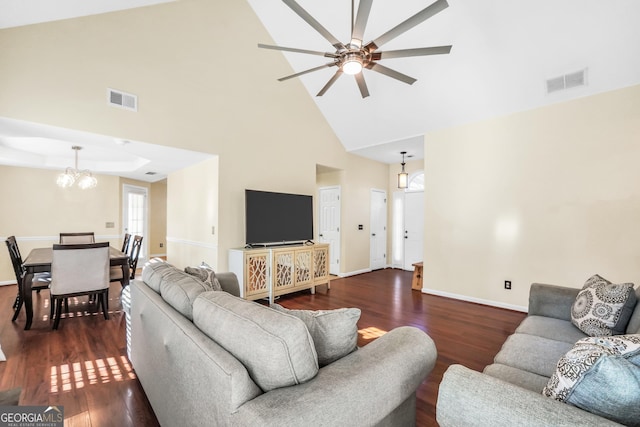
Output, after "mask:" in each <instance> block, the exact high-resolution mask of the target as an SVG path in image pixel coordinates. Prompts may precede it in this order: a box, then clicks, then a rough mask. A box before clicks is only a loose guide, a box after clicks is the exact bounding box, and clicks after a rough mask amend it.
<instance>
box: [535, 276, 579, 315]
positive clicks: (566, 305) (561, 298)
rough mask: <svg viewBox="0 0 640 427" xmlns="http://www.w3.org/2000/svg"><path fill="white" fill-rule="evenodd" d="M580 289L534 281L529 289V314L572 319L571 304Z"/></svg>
mask: <svg viewBox="0 0 640 427" xmlns="http://www.w3.org/2000/svg"><path fill="white" fill-rule="evenodd" d="M578 292H580V289H577V288H567V287H565V286H556V285H543V284H541V283H533V284H532V285H531V288H530V290H529V315H530V316H533V315H535V316H544V317H553V318H556V319H561V320H569V321H571V306H572V305H573V302H574V301H575V300H576V296H578Z"/></svg>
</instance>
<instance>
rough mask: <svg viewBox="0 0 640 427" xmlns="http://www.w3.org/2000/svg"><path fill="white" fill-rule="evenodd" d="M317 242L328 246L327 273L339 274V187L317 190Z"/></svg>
mask: <svg viewBox="0 0 640 427" xmlns="http://www.w3.org/2000/svg"><path fill="white" fill-rule="evenodd" d="M318 196H319V197H318V199H319V201H320V202H319V203H318V228H319V230H318V241H319V242H320V243H328V244H329V273H331V274H334V275H338V274H339V273H340V186H332V187H321V188H320V189H319V190H318Z"/></svg>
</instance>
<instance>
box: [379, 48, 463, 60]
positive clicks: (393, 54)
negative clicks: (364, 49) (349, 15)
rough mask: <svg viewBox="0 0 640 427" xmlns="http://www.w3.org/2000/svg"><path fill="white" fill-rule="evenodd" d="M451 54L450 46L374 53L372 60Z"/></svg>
mask: <svg viewBox="0 0 640 427" xmlns="http://www.w3.org/2000/svg"><path fill="white" fill-rule="evenodd" d="M449 52H451V46H434V47H419V48H417V49H400V50H388V51H385V52H374V53H373V55H372V59H373V60H374V61H375V60H378V59H391V58H407V57H409V56H425V55H443V54H447V53H449Z"/></svg>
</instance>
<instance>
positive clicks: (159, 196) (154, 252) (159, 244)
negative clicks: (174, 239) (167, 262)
mask: <svg viewBox="0 0 640 427" xmlns="http://www.w3.org/2000/svg"><path fill="white" fill-rule="evenodd" d="M149 198H150V200H149V223H150V224H149V256H150V257H154V256H166V255H167V180H166V179H163V180H162V181H158V182H154V183H153V184H151V188H150V193H149Z"/></svg>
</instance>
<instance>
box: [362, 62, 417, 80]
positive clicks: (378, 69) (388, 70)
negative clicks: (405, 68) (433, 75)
mask: <svg viewBox="0 0 640 427" xmlns="http://www.w3.org/2000/svg"><path fill="white" fill-rule="evenodd" d="M366 67H367V68H368V69H370V70H372V71H376V72H378V73H380V74H384V75H385V76H389V77H391V78H394V79H396V80H400V81H401V82H403V83H407V84H410V85H412V84H414V83H415V82H416V81H417V80H416V79H414V78H413V77H409V76H407V75H406V74H402V73H400V72H398V71H395V70H392V69H391V68H388V67H385V66H384V65H380V64H378V63H375V62H370V63H369V64H367V66H366Z"/></svg>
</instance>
